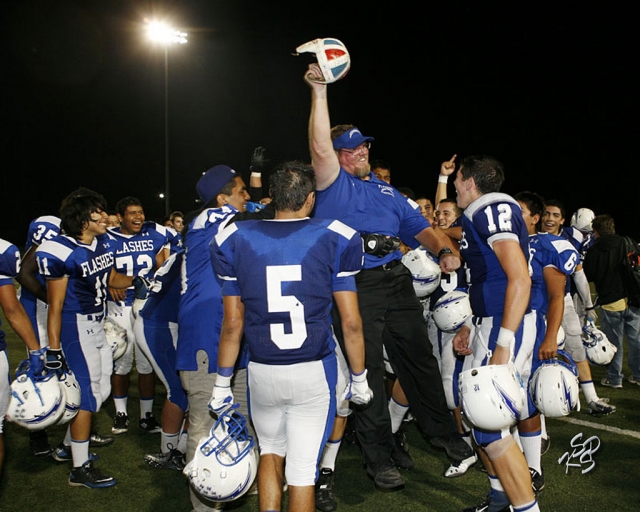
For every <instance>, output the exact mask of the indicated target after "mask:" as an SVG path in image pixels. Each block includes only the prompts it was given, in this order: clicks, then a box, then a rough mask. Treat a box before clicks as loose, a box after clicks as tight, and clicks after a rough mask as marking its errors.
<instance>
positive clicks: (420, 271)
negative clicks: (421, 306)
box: [402, 249, 441, 297]
mask: <svg viewBox="0 0 640 512" xmlns="http://www.w3.org/2000/svg"><path fill="white" fill-rule="evenodd" d="M402 263H403V264H404V266H405V267H407V268H408V269H409V272H411V277H412V278H413V289H414V290H415V291H416V295H417V296H418V297H426V296H427V295H429V294H430V293H433V291H434V290H435V289H436V288H437V287H438V285H439V284H440V274H441V271H440V265H438V263H436V261H435V260H434V259H433V257H432V256H430V255H429V253H427V251H425V250H424V249H414V250H412V251H409V252H407V253H406V254H405V255H404V256H403V257H402Z"/></svg>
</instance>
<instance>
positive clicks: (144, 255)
mask: <svg viewBox="0 0 640 512" xmlns="http://www.w3.org/2000/svg"><path fill="white" fill-rule="evenodd" d="M115 210H116V214H117V215H118V220H119V221H120V226H119V227H116V228H111V229H110V230H109V233H110V234H111V235H112V236H113V237H114V238H115V239H116V240H117V244H118V246H117V247H116V259H115V268H116V270H117V271H118V272H122V273H123V274H126V275H128V276H132V277H136V276H140V277H151V276H152V275H153V272H154V271H155V270H156V269H157V268H159V267H160V265H162V263H163V262H164V261H165V260H166V259H167V258H168V257H169V254H170V246H171V245H178V244H179V243H180V241H179V239H178V238H177V237H178V234H177V233H176V232H175V230H173V229H171V230H170V229H169V228H165V227H164V226H161V225H160V224H157V223H156V222H152V221H146V220H145V215H144V209H143V207H142V203H141V202H140V200H139V199H137V198H135V197H131V196H128V197H125V198H123V199H121V200H120V201H118V202H117V203H116V206H115ZM133 300H134V290H133V288H130V289H128V290H125V291H117V290H109V296H108V299H107V315H108V316H109V318H111V319H113V320H114V321H115V322H116V323H118V324H119V325H120V326H122V327H123V328H124V329H126V331H127V338H128V340H129V343H128V344H127V351H126V352H125V354H124V355H123V356H122V357H120V358H119V359H118V360H116V361H115V364H114V372H113V403H114V405H115V409H116V415H115V417H114V419H113V427H112V428H111V432H113V433H114V434H124V433H125V432H127V431H128V430H129V414H128V412H127V402H128V397H129V380H130V373H131V369H132V367H133V360H134V353H135V361H136V370H137V372H138V389H139V391H140V422H139V424H140V428H141V429H142V430H143V431H144V432H148V433H156V432H160V429H161V427H160V425H159V424H158V422H157V420H156V418H155V416H154V415H153V400H154V395H155V383H156V375H155V373H154V372H153V368H152V366H151V363H150V362H149V360H148V359H147V357H146V355H145V354H144V352H140V351H139V350H135V351H134V347H135V349H137V344H136V338H135V334H134V332H133V325H132V320H131V318H132V317H131V306H132V305H133Z"/></svg>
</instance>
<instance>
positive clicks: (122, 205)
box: [115, 196, 142, 216]
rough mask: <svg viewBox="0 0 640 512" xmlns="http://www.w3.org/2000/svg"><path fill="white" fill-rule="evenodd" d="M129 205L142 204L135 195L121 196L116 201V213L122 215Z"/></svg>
mask: <svg viewBox="0 0 640 512" xmlns="http://www.w3.org/2000/svg"><path fill="white" fill-rule="evenodd" d="M129 206H142V202H141V201H140V199H138V198H137V197H132V196H127V197H123V198H122V199H120V201H118V202H117V203H116V206H115V209H116V213H118V215H121V216H124V214H125V213H126V211H127V208H129Z"/></svg>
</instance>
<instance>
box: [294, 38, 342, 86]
mask: <svg viewBox="0 0 640 512" xmlns="http://www.w3.org/2000/svg"><path fill="white" fill-rule="evenodd" d="M296 52H297V54H300V53H307V52H311V53H315V54H316V58H317V59H318V64H319V65H320V69H321V70H322V76H323V77H324V82H322V81H320V80H318V82H320V83H327V84H331V83H333V82H337V81H338V80H340V79H341V78H343V77H344V76H345V75H346V74H347V73H348V72H349V69H350V68H351V57H350V56H349V52H348V51H347V47H346V46H345V45H344V44H343V43H342V41H339V40H338V39H335V38H333V37H327V38H324V39H314V40H313V41H309V42H308V43H304V44H301V45H300V46H298V47H297V48H296Z"/></svg>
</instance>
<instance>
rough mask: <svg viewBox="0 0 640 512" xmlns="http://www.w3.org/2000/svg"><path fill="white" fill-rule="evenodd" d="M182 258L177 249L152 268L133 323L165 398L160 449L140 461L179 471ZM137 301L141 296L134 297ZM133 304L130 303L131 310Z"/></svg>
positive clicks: (182, 446) (184, 403) (183, 408)
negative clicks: (178, 352) (178, 357)
mask: <svg viewBox="0 0 640 512" xmlns="http://www.w3.org/2000/svg"><path fill="white" fill-rule="evenodd" d="M183 257H184V249H180V250H179V251H178V252H176V253H174V254H172V255H171V256H170V257H169V258H168V259H167V260H165V262H164V263H163V264H162V266H161V267H160V268H159V269H158V270H157V271H156V273H155V274H154V276H153V282H152V285H151V288H150V289H149V296H148V297H147V298H146V299H145V300H144V306H143V307H142V309H141V310H140V311H139V312H138V314H137V317H136V319H135V323H134V325H133V331H134V333H135V336H136V343H137V344H138V345H137V346H138V348H139V349H140V350H141V351H142V352H143V353H144V354H145V355H146V357H147V359H148V360H149V361H150V362H151V365H152V366H153V371H154V372H155V374H156V375H157V376H158V378H159V379H160V380H161V381H162V383H163V384H164V387H165V389H166V390H167V398H166V400H165V402H164V405H163V407H162V431H161V435H160V452H159V453H157V454H150V455H145V457H144V460H145V462H147V464H149V465H151V466H154V467H158V468H167V469H176V470H179V471H181V470H182V469H183V468H184V453H185V452H186V451H187V447H186V437H185V436H182V435H181V433H182V425H183V423H184V420H185V416H186V412H187V409H188V405H189V403H188V400H187V395H186V393H185V391H184V389H182V383H181V382H180V376H179V375H178V372H177V371H176V345H177V341H178V305H179V303H180V290H181V282H180V274H181V269H182V261H183ZM139 300H141V299H136V301H139ZM136 306H137V304H136V302H134V306H133V307H134V311H135V309H136ZM183 438H184V439H183Z"/></svg>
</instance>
